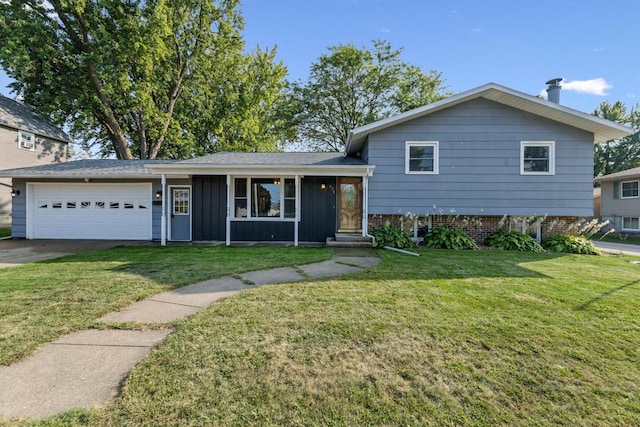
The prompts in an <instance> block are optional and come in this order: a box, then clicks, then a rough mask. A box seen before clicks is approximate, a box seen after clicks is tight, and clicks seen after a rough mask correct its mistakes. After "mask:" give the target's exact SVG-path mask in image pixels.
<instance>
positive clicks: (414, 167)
mask: <svg viewBox="0 0 640 427" xmlns="http://www.w3.org/2000/svg"><path fill="white" fill-rule="evenodd" d="M405 173H406V174H434V175H435V174H437V173H438V142H437V141H429V142H419V141H407V144H406V147H405Z"/></svg>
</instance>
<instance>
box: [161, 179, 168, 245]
mask: <svg viewBox="0 0 640 427" xmlns="http://www.w3.org/2000/svg"><path fill="white" fill-rule="evenodd" d="M161 187H162V189H161V191H162V216H161V219H160V244H161V245H162V246H167V202H166V200H167V176H166V175H165V174H162V181H161Z"/></svg>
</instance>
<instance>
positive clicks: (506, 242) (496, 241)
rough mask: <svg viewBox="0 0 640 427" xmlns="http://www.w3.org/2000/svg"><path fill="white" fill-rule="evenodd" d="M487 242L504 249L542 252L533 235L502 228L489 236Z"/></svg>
mask: <svg viewBox="0 0 640 427" xmlns="http://www.w3.org/2000/svg"><path fill="white" fill-rule="evenodd" d="M487 243H489V245H491V246H493V247H494V248H498V249H504V250H505V251H521V252H544V249H543V248H542V246H540V243H538V241H537V240H536V239H534V238H533V237H531V236H529V235H528V234H523V233H518V232H517V231H511V230H506V229H504V228H503V229H502V230H498V231H497V232H495V233H494V234H492V235H491V236H489V238H488V239H487Z"/></svg>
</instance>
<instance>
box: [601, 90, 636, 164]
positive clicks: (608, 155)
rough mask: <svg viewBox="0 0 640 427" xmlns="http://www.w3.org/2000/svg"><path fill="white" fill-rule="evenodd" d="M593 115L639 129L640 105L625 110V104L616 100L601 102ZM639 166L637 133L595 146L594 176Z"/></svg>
mask: <svg viewBox="0 0 640 427" xmlns="http://www.w3.org/2000/svg"><path fill="white" fill-rule="evenodd" d="M593 114H594V115H596V116H598V117H602V118H603V119H607V120H611V121H613V122H616V123H620V124H623V125H628V126H631V127H632V128H634V129H640V107H639V106H635V107H633V108H631V110H630V111H627V106H626V105H625V104H624V103H623V102H621V101H617V102H615V103H614V104H610V103H609V102H603V103H601V104H600V105H599V106H598V108H596V109H595V110H594V112H593ZM638 166H640V135H639V134H638V133H636V134H634V135H631V136H627V137H625V138H621V139H614V140H612V141H607V142H604V143H601V144H597V145H596V146H595V153H594V176H599V175H608V174H610V173H615V172H619V171H623V170H626V169H631V168H635V167H638Z"/></svg>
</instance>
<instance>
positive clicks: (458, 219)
mask: <svg viewBox="0 0 640 427" xmlns="http://www.w3.org/2000/svg"><path fill="white" fill-rule="evenodd" d="M540 221H542V222H541V224H540V225H541V237H542V239H545V238H547V237H549V236H555V235H557V234H576V233H577V230H578V221H579V218H578V217H546V218H542V217H528V218H524V222H525V223H528V224H530V227H529V230H528V231H529V232H532V233H535V232H536V229H537V224H538V223H540ZM522 223H523V218H522V217H507V216H503V217H501V216H464V215H432V216H429V217H419V218H418V228H421V227H423V226H425V225H429V226H430V227H438V226H449V227H453V228H457V229H461V230H464V232H465V233H467V235H469V237H471V238H472V239H474V240H475V241H476V242H477V243H478V244H480V245H484V244H485V243H486V240H487V238H488V237H489V236H491V235H492V234H493V233H495V232H496V231H498V230H500V229H501V228H506V229H510V230H517V231H521V230H522ZM385 224H390V225H392V226H394V227H401V228H403V229H404V230H405V231H406V232H408V233H410V234H411V235H413V227H414V218H413V217H407V216H403V215H369V230H371V229H372V228H375V227H380V226H382V225H385Z"/></svg>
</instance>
